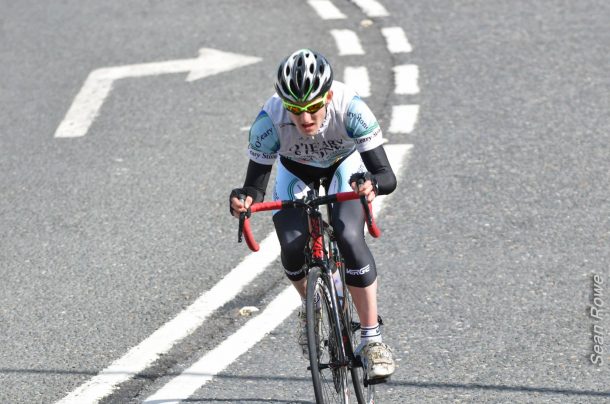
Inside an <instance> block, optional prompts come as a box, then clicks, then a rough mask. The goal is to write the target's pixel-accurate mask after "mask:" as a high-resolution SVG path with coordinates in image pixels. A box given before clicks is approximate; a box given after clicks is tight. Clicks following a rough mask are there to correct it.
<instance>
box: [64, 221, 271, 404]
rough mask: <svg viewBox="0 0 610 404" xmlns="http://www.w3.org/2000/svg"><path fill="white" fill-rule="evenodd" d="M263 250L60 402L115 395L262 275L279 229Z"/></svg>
mask: <svg viewBox="0 0 610 404" xmlns="http://www.w3.org/2000/svg"><path fill="white" fill-rule="evenodd" d="M260 247H261V251H260V252H258V253H256V254H249V255H248V256H247V257H246V258H245V259H244V260H243V261H242V262H241V263H240V264H239V265H238V266H237V267H235V268H234V269H233V270H231V272H229V273H228V274H227V275H226V276H225V277H224V278H222V280H220V282H218V283H217V284H216V285H215V286H214V287H213V288H212V289H210V290H209V291H207V292H205V293H203V294H202V295H201V296H200V297H199V298H198V299H197V300H196V301H195V302H194V303H193V304H191V305H190V306H189V307H187V308H186V309H184V310H183V311H182V312H181V313H179V314H178V315H177V316H176V317H175V318H174V319H173V320H170V321H169V322H167V323H165V324H164V325H163V326H162V327H161V328H159V329H158V330H157V331H155V332H154V333H153V334H152V335H151V336H150V337H148V338H146V339H145V340H144V341H142V342H141V343H140V344H139V345H137V346H136V347H134V348H132V349H131V350H130V351H129V352H127V354H126V355H125V356H123V357H122V358H120V359H118V360H116V361H115V362H113V363H112V364H111V365H110V366H108V367H107V368H106V369H104V370H102V371H101V372H100V373H99V374H98V375H97V376H95V377H93V378H92V379H90V380H89V381H88V382H86V383H84V384H82V385H81V386H80V387H78V388H77V389H76V390H74V391H72V392H71V393H70V394H69V395H67V396H66V397H65V398H63V399H62V400H60V401H58V404H60V403H61V404H67V403H74V404H86V403H97V402H98V401H99V400H100V399H102V398H104V397H106V396H107V395H109V394H111V393H112V391H113V390H114V389H115V388H116V387H117V386H118V385H119V384H120V383H123V382H125V381H127V380H129V379H131V378H133V377H134V376H135V375H136V374H138V373H140V372H142V371H143V370H144V369H146V368H147V367H149V366H150V365H151V364H152V363H153V362H155V361H156V360H157V359H158V358H159V356H160V355H162V354H164V353H167V352H168V351H169V350H170V349H171V348H172V347H173V346H174V345H175V344H176V343H177V342H179V341H180V340H182V339H184V338H185V337H187V336H188V335H190V334H191V333H192V332H193V331H195V330H196V329H197V328H198V327H200V326H201V325H202V324H203V322H204V321H205V319H206V318H207V317H208V316H209V315H210V314H212V313H213V312H214V311H215V310H217V309H218V308H219V307H221V306H222V305H223V304H225V303H226V302H228V301H230V300H232V299H233V298H234V297H235V296H236V295H237V294H238V293H239V292H241V291H242V289H243V288H244V287H245V286H246V285H247V284H248V283H250V282H252V281H253V280H254V279H255V278H256V277H257V276H258V275H259V274H261V273H262V272H263V271H264V270H265V269H266V268H267V267H268V266H269V264H271V263H272V262H273V261H275V259H276V258H277V257H278V256H279V254H280V245H279V242H278V240H277V236H276V235H275V232H273V233H271V234H269V236H267V238H265V240H263V241H262V242H261V243H260Z"/></svg>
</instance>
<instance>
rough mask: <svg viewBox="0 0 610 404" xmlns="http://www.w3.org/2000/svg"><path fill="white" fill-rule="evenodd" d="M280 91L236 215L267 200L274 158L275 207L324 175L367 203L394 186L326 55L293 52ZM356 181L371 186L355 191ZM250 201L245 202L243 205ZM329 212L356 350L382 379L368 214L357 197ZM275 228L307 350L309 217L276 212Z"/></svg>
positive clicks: (383, 354) (373, 137)
mask: <svg viewBox="0 0 610 404" xmlns="http://www.w3.org/2000/svg"><path fill="white" fill-rule="evenodd" d="M275 90H276V94H274V95H273V96H272V97H271V98H269V99H268V100H267V101H266V102H265V104H264V106H263V107H262V110H261V111H260V113H259V114H258V116H257V118H256V120H255V121H254V123H253V125H252V127H251V129H250V134H249V145H248V155H249V158H250V161H249V164H248V168H247V172H246V179H245V181H244V185H243V187H242V188H237V189H234V190H233V191H232V192H231V195H230V197H229V201H230V202H229V203H230V211H231V214H233V215H234V216H236V217H239V213H240V212H245V211H246V209H247V207H249V206H250V204H252V203H253V202H260V201H262V200H263V198H264V196H265V190H266V188H267V183H268V181H269V177H270V173H271V169H272V165H273V164H274V162H275V161H276V160H277V161H278V167H277V173H276V180H275V186H274V191H273V199H274V200H280V199H297V198H302V197H304V196H306V195H307V191H309V190H310V189H311V187H312V186H313V184H314V183H316V182H317V181H319V180H320V179H321V178H328V179H330V184H329V186H330V188H329V193H337V192H345V191H351V190H353V191H355V192H357V193H358V194H360V195H364V196H365V197H366V198H367V199H368V200H369V201H372V200H373V199H374V198H375V196H377V195H383V194H389V193H390V192H392V191H393V190H394V189H395V188H396V177H395V175H394V173H393V171H392V168H391V167H390V164H389V162H388V158H387V156H386V153H385V151H384V148H383V146H382V143H383V141H382V133H381V128H380V127H379V123H378V122H377V120H376V118H375V116H374V115H373V113H372V112H371V110H370V109H369V107H368V106H367V105H366V104H365V103H364V101H362V99H361V98H360V97H359V96H358V95H357V94H356V93H355V92H354V91H353V90H351V89H350V88H348V87H347V86H346V85H345V84H343V83H341V82H338V81H333V71H332V68H331V65H330V64H329V62H328V61H327V60H326V58H325V57H324V56H322V55H321V54H320V53H317V52H315V51H313V50H310V49H301V50H298V51H296V52H294V53H292V54H291V55H290V56H288V57H287V58H286V59H284V61H283V62H282V63H281V64H280V66H279V68H278V71H277V79H276V82H275ZM359 179H363V180H365V181H364V183H363V184H361V185H359V186H358V185H357V181H358V180H359ZM244 195H245V200H242V199H240V196H241V197H243V196H244ZM332 209H333V210H332V220H333V223H332V225H333V228H334V229H335V232H336V234H337V238H338V245H339V249H340V251H341V254H342V255H343V257H344V259H345V264H346V268H347V270H346V284H347V285H348V287H349V291H350V293H351V295H352V297H353V300H354V304H355V306H356V310H357V312H358V315H359V318H360V321H361V326H362V328H361V342H360V345H359V346H358V347H357V349H356V353H357V354H358V355H360V357H361V359H362V361H363V363H364V364H365V366H366V369H367V372H368V377H369V378H371V379H379V378H385V377H388V376H390V375H391V374H392V373H393V372H394V369H395V364H394V359H393V357H392V351H391V349H390V348H389V347H388V346H387V345H386V344H385V343H383V342H382V338H381V331H380V327H379V324H378V317H377V272H376V267H375V261H374V259H373V256H372V254H371V251H370V250H369V248H368V246H367V245H366V242H365V239H364V232H363V227H364V220H365V218H364V212H363V209H362V206H361V204H360V201H358V200H353V201H348V202H343V203H338V204H335V205H334V206H333V208H332ZM273 223H274V226H275V229H276V233H277V235H278V239H279V241H280V246H281V260H282V265H283V267H284V271H285V273H286V276H287V277H288V278H289V279H290V280H291V281H292V283H293V285H294V286H295V288H296V289H297V291H298V292H299V294H300V295H301V299H302V300H303V305H302V308H301V310H300V312H299V318H300V334H299V343H300V344H301V345H302V346H304V350H305V349H306V346H307V335H306V327H305V295H306V284H305V282H306V277H305V272H304V265H305V262H304V261H305V256H304V254H303V251H304V248H305V243H306V241H307V237H308V227H307V218H306V216H305V213H304V212H303V211H301V210H300V209H285V210H280V211H275V212H274V214H273Z"/></svg>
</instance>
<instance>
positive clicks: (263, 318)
mask: <svg viewBox="0 0 610 404" xmlns="http://www.w3.org/2000/svg"><path fill="white" fill-rule="evenodd" d="M300 305H301V298H300V297H299V294H298V293H297V291H296V289H295V288H293V287H292V286H289V287H287V288H286V289H284V290H283V291H282V293H280V294H279V295H278V296H277V297H276V298H275V299H273V301H272V302H271V303H269V305H268V306H267V308H266V309H265V310H264V311H263V312H262V313H260V314H259V315H257V316H256V317H254V318H253V319H252V320H250V321H248V322H247V323H246V324H245V325H244V326H243V327H242V328H240V329H239V330H238V331H237V332H235V333H234V334H233V335H231V336H230V337H229V338H227V339H226V340H224V341H223V342H222V343H221V344H220V345H218V346H217V347H216V348H214V349H213V350H211V351H210V352H208V353H207V354H206V355H204V356H202V357H201V358H200V359H199V360H198V361H197V362H195V363H194V364H193V365H192V366H191V367H189V368H188V369H186V370H185V371H184V372H182V373H181V374H180V375H179V376H177V377H175V378H173V379H172V380H170V381H169V382H168V383H167V384H166V385H165V386H163V387H162V388H161V389H160V390H158V391H157V392H156V393H154V394H153V395H152V396H150V397H148V398H147V399H146V400H145V401H144V403H149V404H152V403H163V404H170V403H179V402H180V401H182V400H186V399H187V398H189V397H190V396H191V395H193V394H194V393H195V392H196V391H197V389H199V388H200V387H201V386H203V385H204V384H205V383H207V382H208V381H210V380H212V378H213V377H214V376H215V375H217V374H218V373H220V372H221V371H223V370H224V369H226V368H227V367H228V366H229V365H230V364H231V363H233V362H234V361H235V360H236V359H237V358H239V357H240V356H241V355H242V354H244V353H246V352H247V351H248V350H249V349H250V348H252V347H253V346H254V345H256V343H257V342H259V341H260V340H261V339H263V338H264V337H265V335H266V334H268V333H269V332H271V331H273V330H274V329H275V328H276V327H277V326H278V325H280V324H281V323H282V322H283V321H284V320H285V319H286V317H288V316H289V315H290V314H291V313H292V312H293V311H294V310H295V309H296V308H297V307H299V306H300Z"/></svg>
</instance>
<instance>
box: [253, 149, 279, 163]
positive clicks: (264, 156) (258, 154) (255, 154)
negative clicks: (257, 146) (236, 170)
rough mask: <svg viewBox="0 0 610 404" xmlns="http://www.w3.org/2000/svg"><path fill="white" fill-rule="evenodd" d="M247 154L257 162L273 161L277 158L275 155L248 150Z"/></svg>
mask: <svg viewBox="0 0 610 404" xmlns="http://www.w3.org/2000/svg"><path fill="white" fill-rule="evenodd" d="M248 153H249V154H250V157H251V158H253V159H255V160H259V159H264V160H275V159H276V158H277V154H276V153H263V152H259V151H256V150H254V149H249V150H248Z"/></svg>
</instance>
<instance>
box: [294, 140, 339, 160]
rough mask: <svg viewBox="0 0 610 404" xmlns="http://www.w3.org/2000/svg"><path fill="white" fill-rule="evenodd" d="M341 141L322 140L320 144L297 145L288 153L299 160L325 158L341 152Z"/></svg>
mask: <svg viewBox="0 0 610 404" xmlns="http://www.w3.org/2000/svg"><path fill="white" fill-rule="evenodd" d="M343 148H344V141H343V139H337V140H324V141H323V142H321V143H297V144H295V145H293V146H292V147H291V148H290V149H288V151H289V152H290V153H292V154H293V155H294V156H296V157H298V158H299V159H307V160H310V159H315V158H316V157H317V158H325V157H328V156H329V155H334V154H336V152H337V151H340V150H343Z"/></svg>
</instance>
